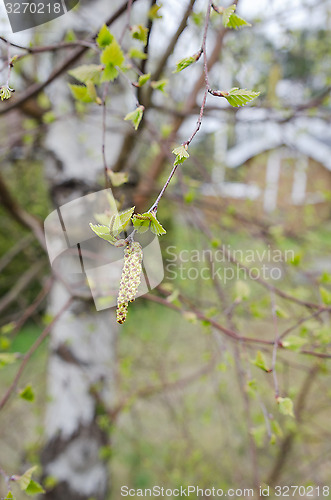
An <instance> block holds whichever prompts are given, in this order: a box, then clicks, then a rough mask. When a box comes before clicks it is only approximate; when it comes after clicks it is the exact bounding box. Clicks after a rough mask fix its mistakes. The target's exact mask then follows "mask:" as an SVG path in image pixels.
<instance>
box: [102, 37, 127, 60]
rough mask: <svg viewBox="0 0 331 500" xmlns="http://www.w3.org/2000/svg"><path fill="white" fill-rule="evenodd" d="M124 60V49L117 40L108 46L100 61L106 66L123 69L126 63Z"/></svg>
mask: <svg viewBox="0 0 331 500" xmlns="http://www.w3.org/2000/svg"><path fill="white" fill-rule="evenodd" d="M124 60H125V59H124V54H123V52H122V49H121V47H120V46H119V44H118V43H117V41H116V40H115V39H114V40H113V41H112V42H111V43H110V44H109V45H107V47H106V48H105V50H103V52H102V54H101V56H100V61H101V62H102V64H104V65H105V66H107V65H108V64H110V65H112V66H119V67H121V66H122V64H123V63H124Z"/></svg>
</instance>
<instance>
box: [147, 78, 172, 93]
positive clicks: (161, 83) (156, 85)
mask: <svg viewBox="0 0 331 500" xmlns="http://www.w3.org/2000/svg"><path fill="white" fill-rule="evenodd" d="M167 83H168V80H167V78H164V79H163V80H157V81H156V82H155V81H153V82H151V87H152V88H153V89H154V90H160V92H163V93H164V94H166V92H165V87H166V85H167Z"/></svg>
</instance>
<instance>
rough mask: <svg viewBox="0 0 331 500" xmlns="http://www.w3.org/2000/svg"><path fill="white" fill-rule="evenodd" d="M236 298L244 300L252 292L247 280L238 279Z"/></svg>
mask: <svg viewBox="0 0 331 500" xmlns="http://www.w3.org/2000/svg"><path fill="white" fill-rule="evenodd" d="M235 288H236V292H235V293H236V300H239V301H242V300H246V299H248V297H249V296H250V293H251V289H250V287H249V285H248V284H247V283H245V281H242V280H237V281H236V286H235Z"/></svg>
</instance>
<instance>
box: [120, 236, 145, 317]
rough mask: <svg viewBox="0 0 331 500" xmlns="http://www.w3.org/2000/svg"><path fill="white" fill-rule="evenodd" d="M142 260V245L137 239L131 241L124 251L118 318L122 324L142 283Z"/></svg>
mask: <svg viewBox="0 0 331 500" xmlns="http://www.w3.org/2000/svg"><path fill="white" fill-rule="evenodd" d="M142 260H143V251H142V248H141V245H140V244H139V243H138V242H137V241H134V242H132V243H130V244H129V245H128V246H127V247H126V249H125V251H124V266H123V271H122V277H121V283H120V289H119V292H118V298H117V317H116V319H117V322H118V323H120V324H122V323H124V321H125V320H126V316H127V313H128V305H129V302H132V301H133V300H134V299H135V297H136V294H137V290H138V286H139V284H140V276H141V271H142V265H141V263H142Z"/></svg>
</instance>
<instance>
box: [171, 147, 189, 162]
mask: <svg viewBox="0 0 331 500" xmlns="http://www.w3.org/2000/svg"><path fill="white" fill-rule="evenodd" d="M172 152H173V154H174V155H176V160H175V162H174V165H180V164H181V163H183V162H184V161H185V160H186V159H187V158H189V157H190V155H189V154H188V152H187V149H186V148H185V146H183V145H182V146H178V147H177V148H175V149H174V150H173V151H172Z"/></svg>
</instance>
